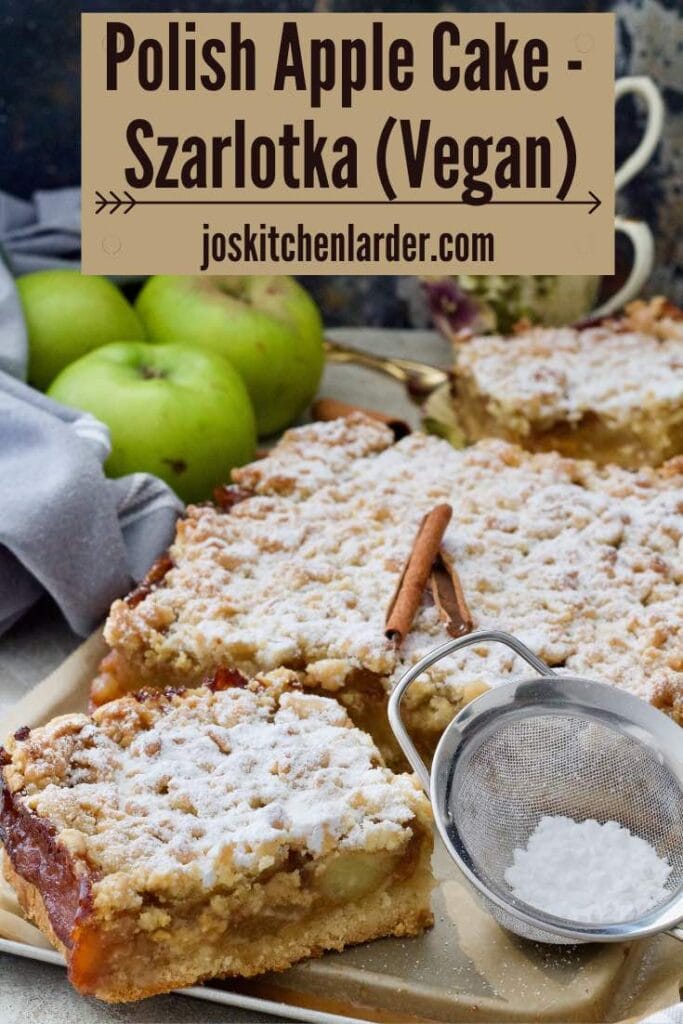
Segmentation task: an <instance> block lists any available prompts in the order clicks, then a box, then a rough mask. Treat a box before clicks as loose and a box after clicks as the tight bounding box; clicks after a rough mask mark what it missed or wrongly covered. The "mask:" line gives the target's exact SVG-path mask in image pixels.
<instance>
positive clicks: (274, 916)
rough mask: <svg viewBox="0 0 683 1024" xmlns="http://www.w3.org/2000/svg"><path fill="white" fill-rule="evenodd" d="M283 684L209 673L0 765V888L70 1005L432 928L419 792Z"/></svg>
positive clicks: (340, 721) (114, 707)
mask: <svg viewBox="0 0 683 1024" xmlns="http://www.w3.org/2000/svg"><path fill="white" fill-rule="evenodd" d="M290 677H291V673H288V672H287V671H286V670H282V669H281V670H278V671H276V672H274V673H271V674H270V675H267V676H263V677H261V678H259V679H256V680H253V681H251V682H248V681H247V680H246V679H244V678H242V677H241V676H240V674H239V673H237V672H234V671H228V670H222V671H221V672H219V673H217V676H216V679H215V681H214V682H213V683H212V684H211V686H210V687H200V688H197V689H194V690H189V691H184V692H178V691H172V690H167V691H161V690H157V691H147V692H143V693H138V694H136V695H134V696H128V697H124V698H122V699H121V700H118V701H114V702H111V703H109V704H107V705H106V706H105V707H103V708H100V709H99V710H98V711H96V712H95V714H94V715H93V716H92V718H89V717H88V716H86V715H82V714H71V715H65V716H62V717H60V718H56V719H55V720H54V721H52V722H50V723H48V724H47V725H45V726H42V727H40V728H37V729H34V730H32V731H29V730H28V729H23V730H20V731H19V732H18V733H17V734H16V735H15V737H14V738H13V739H11V740H10V741H9V743H8V745H7V749H6V750H4V751H3V750H2V748H0V781H1V782H2V803H1V806H0V836H1V837H2V841H3V843H4V847H5V855H4V856H5V865H4V866H5V875H6V877H7V879H8V881H9V882H10V883H11V884H12V885H13V886H14V888H15V890H16V892H17V894H18V897H19V900H20V902H21V905H22V907H23V908H24V910H25V911H26V913H27V914H28V916H29V917H31V918H32V919H33V920H34V921H35V922H36V924H37V925H38V927H40V928H41V930H42V931H43V932H44V933H45V935H46V936H47V937H48V938H49V939H50V941H51V942H53V943H54V945H55V946H56V947H57V948H58V949H59V950H61V951H62V952H63V953H64V955H65V957H66V959H67V962H68V966H69V977H70V979H71V981H72V983H73V984H74V985H75V986H76V988H77V989H79V991H81V992H83V993H85V994H91V995H95V996H98V997H99V998H101V999H105V1000H108V1001H112V1002H119V1001H127V1000H132V999H140V998H142V997H143V996H149V995H153V994H155V993H158V992H166V991H169V990H170V989H173V988H178V987H180V986H184V985H190V984H194V983H195V982H197V981H200V980H202V979H206V978H213V977H218V976H232V975H240V976H250V975H254V974H258V973H261V972H263V971H270V970H282V969H284V968H286V967H289V966H290V965H291V964H292V963H294V962H295V961H297V960H300V959H301V958H303V957H308V956H318V955H320V954H321V953H322V952H324V951H325V950H328V949H337V950H338V949H342V948H343V947H344V946H346V945H349V944H351V943H358V942H364V941H366V940H368V939H373V938H377V937H379V936H388V935H413V934H416V933H418V932H420V931H421V930H422V929H424V928H425V927H427V926H429V925H430V924H431V922H432V913H431V909H430V892H431V888H432V884H433V882H432V875H431V869H430V855H431V850H432V829H431V815H430V808H429V802H428V801H427V799H426V797H425V796H424V795H423V794H422V792H421V790H420V788H419V785H418V783H417V780H415V779H413V778H412V777H411V776H409V775H393V774H392V773H391V772H390V771H389V770H388V769H387V768H386V767H384V765H383V764H382V760H381V757H380V755H379V753H378V751H377V750H376V748H375V747H374V745H373V743H372V741H371V739H370V738H369V736H367V734H365V733H363V732H361V731H360V730H358V729H356V728H354V727H353V726H352V724H351V721H350V719H349V718H348V716H347V714H346V712H345V711H344V709H343V708H342V707H341V706H340V704H339V703H338V702H337V701H335V700H333V699H331V698H328V697H319V696H316V695H314V694H310V693H305V692H301V691H300V690H297V689H296V685H295V684H296V680H294V679H292V678H290ZM221 687H223V688H221ZM225 687H227V688H225Z"/></svg>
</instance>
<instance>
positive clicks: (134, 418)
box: [48, 342, 256, 501]
mask: <svg viewBox="0 0 683 1024" xmlns="http://www.w3.org/2000/svg"><path fill="white" fill-rule="evenodd" d="M48 394H49V395H50V397H52V398H55V399H57V401H59V402H64V404H65V405H72V406H75V407H76V408H77V409H84V410H85V411H86V412H91V413H92V414H93V415H94V416H96V417H97V418H98V419H99V420H102V422H103V423H106V425H107V426H108V427H109V430H110V433H111V442H112V451H111V455H110V456H109V458H108V459H107V462H106V465H105V469H106V470H107V473H108V474H109V476H123V475H124V474H125V473H135V472H137V471H139V470H144V471H147V472H148V473H155V474H156V475H157V476H160V477H162V479H164V480H166V482H167V483H169V484H170V485H171V487H172V488H173V489H174V490H175V491H176V492H177V493H178V494H179V495H180V497H181V498H183V500H184V501H201V500H202V499H204V498H208V497H210V495H211V490H212V488H213V487H214V486H215V485H216V484H218V483H223V482H224V481H226V480H229V479H230V470H231V469H232V468H233V466H240V465H243V464H244V463H245V462H249V461H250V460H251V459H252V458H253V457H254V450H255V446H256V425H255V421H254V411H253V409H252V405H251V401H250V400H249V395H248V394H247V389H246V387H245V385H244V381H243V380H242V378H241V377H240V375H239V374H238V373H237V371H236V370H235V369H234V368H233V367H232V366H231V365H230V363H229V362H228V361H227V360H226V359H223V358H222V357H221V356H218V355H216V354H215V353H213V352H205V351H202V350H201V349H197V348H194V347H193V346H191V345H147V344H144V343H142V342H119V343H117V344H113V345H105V346H103V347H102V348H98V349H96V350H95V351H94V352H90V353H89V354H88V355H86V356H83V357H82V358H81V359H79V360H77V362H75V363H72V364H71V366H67V368H66V369H65V370H62V372H61V373H60V374H59V376H58V377H57V379H56V380H55V381H54V382H53V383H52V385H51V387H50V388H49V390H48Z"/></svg>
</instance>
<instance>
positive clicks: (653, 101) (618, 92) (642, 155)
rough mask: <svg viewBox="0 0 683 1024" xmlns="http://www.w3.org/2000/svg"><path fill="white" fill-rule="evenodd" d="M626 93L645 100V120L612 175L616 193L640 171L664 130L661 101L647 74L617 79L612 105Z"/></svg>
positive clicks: (658, 92)
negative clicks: (633, 144) (639, 135)
mask: <svg viewBox="0 0 683 1024" xmlns="http://www.w3.org/2000/svg"><path fill="white" fill-rule="evenodd" d="M629 93H632V94H633V95H634V96H640V97H641V99H643V100H644V101H645V105H646V107H647V121H646V123H645V131H644V132H643V137H642V139H641V140H640V142H639V143H638V145H637V146H636V148H635V149H634V151H633V152H632V153H631V155H630V156H628V157H627V158H626V160H624V162H623V164H622V165H621V167H620V168H619V170H618V171H617V172H616V174H615V177H614V187H615V189H616V191H617V192H618V191H619V190H620V189H622V188H623V187H624V185H625V184H626V183H627V182H629V181H630V180H631V178H634V177H635V176H636V174H638V172H639V171H641V170H642V169H643V167H644V166H645V164H646V163H647V162H648V160H649V159H650V157H651V156H652V154H653V153H654V151H655V149H656V148H657V143H658V142H659V140H660V138H661V135H662V129H663V127H664V100H663V99H662V94H661V93H660V91H659V89H658V88H657V86H656V85H655V83H654V82H653V81H652V79H651V78H648V77H647V76H646V75H634V76H632V77H629V78H618V79H617V80H616V82H615V84H614V98H615V102H619V100H620V99H621V98H622V96H627V95H628V94H629Z"/></svg>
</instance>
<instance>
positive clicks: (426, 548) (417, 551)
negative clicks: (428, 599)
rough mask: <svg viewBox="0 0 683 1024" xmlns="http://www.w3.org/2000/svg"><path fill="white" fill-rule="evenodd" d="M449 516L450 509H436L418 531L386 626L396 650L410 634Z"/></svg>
mask: <svg viewBox="0 0 683 1024" xmlns="http://www.w3.org/2000/svg"><path fill="white" fill-rule="evenodd" d="M452 514H453V509H452V508H451V506H450V505H447V504H443V505H437V506H436V507H435V508H433V509H432V510H431V512H428V513H427V515H426V516H425V517H424V519H423V520H422V522H421V524H420V528H419V530H418V531H417V536H416V537H415V540H414V542H413V547H412V550H411V552H410V555H409V557H408V561H407V562H406V565H405V568H404V570H403V573H402V574H401V578H400V580H399V581H398V586H397V588H396V592H395V594H394V596H393V598H392V599H391V604H390V605H389V609H388V611H387V617H386V622H385V630H384V635H385V636H386V638H387V640H393V641H394V643H395V644H396V645H397V646H398V645H399V644H400V643H401V642H402V640H403V639H404V637H405V636H406V634H407V633H408V632H409V630H410V627H411V625H412V622H413V619H414V618H415V613H416V612H417V609H418V608H419V606H420V602H421V600H422V595H423V593H424V589H425V587H426V585H427V581H428V580H429V577H430V574H431V571H432V566H433V564H434V560H435V558H436V556H437V555H438V553H439V547H440V546H441V541H442V540H443V535H444V533H445V532H446V527H447V526H448V524H449V522H450V519H451V516H452Z"/></svg>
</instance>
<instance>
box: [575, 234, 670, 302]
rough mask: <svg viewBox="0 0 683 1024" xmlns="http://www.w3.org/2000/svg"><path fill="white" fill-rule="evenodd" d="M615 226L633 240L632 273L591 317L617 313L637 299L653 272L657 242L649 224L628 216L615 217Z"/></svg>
mask: <svg viewBox="0 0 683 1024" xmlns="http://www.w3.org/2000/svg"><path fill="white" fill-rule="evenodd" d="M614 227H615V229H616V230H617V231H623V233H624V234H625V235H628V237H629V238H630V240H631V245H632V246H633V266H632V267H631V273H630V274H629V275H628V277H627V279H626V281H625V282H624V284H623V285H622V286H621V288H620V289H619V290H618V291H617V292H615V293H614V295H610V297H609V298H608V299H607V300H606V302H603V304H602V305H601V306H598V307H597V309H594V310H593V311H592V312H591V313H589V318H591V319H592V318H593V317H600V316H608V315H609V314H610V313H616V312H617V310H620V309H621V308H622V307H623V306H625V305H626V303H627V302H630V301H631V299H635V297H636V296H637V295H639V294H640V291H641V289H642V287H643V285H644V284H645V282H646V281H647V279H648V277H649V276H650V274H651V273H652V266H653V263H654V256H655V242H654V238H653V237H652V232H651V231H650V229H649V227H648V226H647V224H645V222H644V221H642V220H628V218H626V217H615V218H614Z"/></svg>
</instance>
